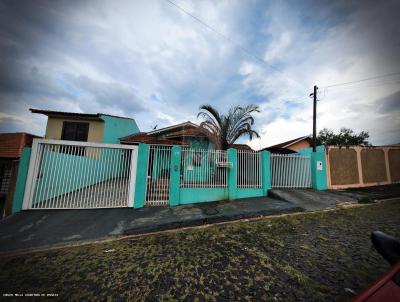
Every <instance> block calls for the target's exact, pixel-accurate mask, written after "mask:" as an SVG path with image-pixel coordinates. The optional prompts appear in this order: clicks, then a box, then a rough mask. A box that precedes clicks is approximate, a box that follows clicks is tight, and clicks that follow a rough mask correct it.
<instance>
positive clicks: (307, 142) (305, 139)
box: [261, 135, 312, 154]
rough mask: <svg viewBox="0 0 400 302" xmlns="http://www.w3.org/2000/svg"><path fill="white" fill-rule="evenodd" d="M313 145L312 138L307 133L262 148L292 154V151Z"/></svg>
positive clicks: (272, 151)
mask: <svg viewBox="0 0 400 302" xmlns="http://www.w3.org/2000/svg"><path fill="white" fill-rule="evenodd" d="M311 146H312V139H311V137H310V136H309V135H306V136H301V137H298V138H295V139H291V140H289V141H286V142H283V143H279V144H276V145H273V146H270V147H267V148H264V149H262V150H266V151H269V152H271V153H281V154H290V153H295V152H297V151H299V150H302V149H306V148H309V147H311ZM262 150H261V151H262Z"/></svg>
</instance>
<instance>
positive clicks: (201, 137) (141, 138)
mask: <svg viewBox="0 0 400 302" xmlns="http://www.w3.org/2000/svg"><path fill="white" fill-rule="evenodd" d="M120 143H121V144H133V145H137V144H140V143H142V144H154V145H165V146H173V145H175V146H183V147H187V148H189V149H202V150H204V149H214V145H213V143H212V142H210V140H209V139H208V137H207V135H206V134H205V130H204V129H203V128H201V127H200V126H198V125H196V124H194V123H192V122H190V121H187V122H184V123H181V124H177V125H172V126H168V127H165V128H160V129H155V130H153V131H150V132H140V133H134V134H131V135H128V136H125V137H121V138H120ZM229 147H230V148H235V149H239V150H247V151H252V149H251V148H250V146H248V145H245V144H232V145H231V146H229Z"/></svg>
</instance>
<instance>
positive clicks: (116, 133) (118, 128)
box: [100, 115, 139, 144]
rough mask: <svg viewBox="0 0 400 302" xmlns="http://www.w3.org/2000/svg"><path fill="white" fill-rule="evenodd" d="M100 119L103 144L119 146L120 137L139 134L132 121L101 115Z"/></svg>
mask: <svg viewBox="0 0 400 302" xmlns="http://www.w3.org/2000/svg"><path fill="white" fill-rule="evenodd" d="M100 118H101V119H102V120H103V121H104V135H103V137H102V138H103V141H102V142H103V143H106V144H119V139H120V138H121V137H124V136H128V135H131V134H135V133H138V132H139V127H138V126H137V124H136V122H135V120H134V119H130V118H124V117H117V116H111V115H101V116H100Z"/></svg>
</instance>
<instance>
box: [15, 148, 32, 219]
mask: <svg viewBox="0 0 400 302" xmlns="http://www.w3.org/2000/svg"><path fill="white" fill-rule="evenodd" d="M31 151H32V150H31V148H24V149H22V154H21V160H20V162H19V167H18V176H17V183H16V185H15V191H14V198H13V203H12V213H13V214H14V213H17V212H20V211H21V210H22V204H23V201H24V194H25V186H26V180H27V176H28V168H29V161H30V158H31Z"/></svg>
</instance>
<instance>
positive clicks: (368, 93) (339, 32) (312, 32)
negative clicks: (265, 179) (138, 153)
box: [0, 0, 400, 149]
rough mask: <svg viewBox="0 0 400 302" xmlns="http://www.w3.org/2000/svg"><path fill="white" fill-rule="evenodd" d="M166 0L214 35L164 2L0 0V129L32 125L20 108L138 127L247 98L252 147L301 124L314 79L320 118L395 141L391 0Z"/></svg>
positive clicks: (396, 61)
mask: <svg viewBox="0 0 400 302" xmlns="http://www.w3.org/2000/svg"><path fill="white" fill-rule="evenodd" d="M171 1H173V2H174V3H176V4H177V5H178V6H180V7H181V8H183V9H184V10H186V11H187V12H188V13H190V14H192V15H194V16H196V17H197V18H199V19H201V20H203V21H204V22H205V23H206V24H208V25H209V26H211V27H212V28H213V29H215V30H217V31H218V32H219V33H221V34H222V35H220V34H218V33H215V32H213V31H212V30H210V29H209V28H207V27H205V26H204V25H203V24H201V23H200V22H198V21H196V20H195V19H194V18H193V17H191V16H189V15H188V14H185V13H184V12H183V11H181V10H179V9H178V8H177V7H176V6H174V5H172V4H171V3H170V2H168V1H167V0H154V1H153V0H151V1H149V0H146V1H140V0H132V1H97V0H96V1H1V2H0V105H1V107H0V132H14V131H25V132H30V133H34V134H39V135H43V134H44V131H45V124H46V117H44V116H41V115H37V114H31V113H30V112H29V110H28V109H29V108H40V109H51V110H60V111H72V112H88V113H97V112H102V113H108V114H114V115H122V116H128V117H134V118H135V119H136V121H137V123H138V125H139V127H140V129H141V130H142V131H148V130H150V129H151V127H152V126H155V125H158V127H163V126H168V125H171V124H174V123H179V122H183V121H187V120H191V121H194V122H197V119H196V114H197V112H198V107H199V105H200V104H203V103H210V104H212V105H214V106H216V107H217V108H218V109H220V110H221V111H225V110H227V109H228V108H229V107H230V106H232V105H239V104H248V103H256V104H259V105H260V107H261V108H262V112H261V113H260V114H258V115H257V117H256V119H257V121H256V129H257V130H258V131H259V133H260V134H261V136H262V137H261V139H259V140H253V141H252V142H250V145H251V146H252V147H254V148H256V149H258V148H260V147H266V146H269V145H272V144H275V143H279V142H281V141H284V140H288V139H292V138H296V137H299V136H302V135H307V134H310V133H311V132H312V122H311V119H312V101H311V99H310V98H309V97H308V95H309V93H310V92H312V87H313V85H314V84H316V85H318V86H319V87H320V89H319V95H320V97H319V98H320V102H318V128H319V129H321V128H323V127H328V128H332V129H339V128H341V127H350V128H353V129H354V130H356V131H362V130H367V131H369V132H370V135H371V142H372V143H373V144H377V145H379V144H387V143H399V142H400V18H399V17H398V12H399V11H400V2H399V1H390V0H387V1H347V0H346V1H264V0H260V1H257V0H243V1H239V0H238V1H220V0H219V1H205V0H204V1H188V0H171ZM388 74H392V75H388ZM382 75H388V76H384V77H377V76H382ZM373 77H376V78H373ZM366 78H373V79H371V80H366V81H361V82H357V83H351V84H346V85H339V86H333V87H329V86H332V85H334V84H337V83H345V82H352V81H357V80H361V79H366ZM243 141H244V142H246V140H243Z"/></svg>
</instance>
